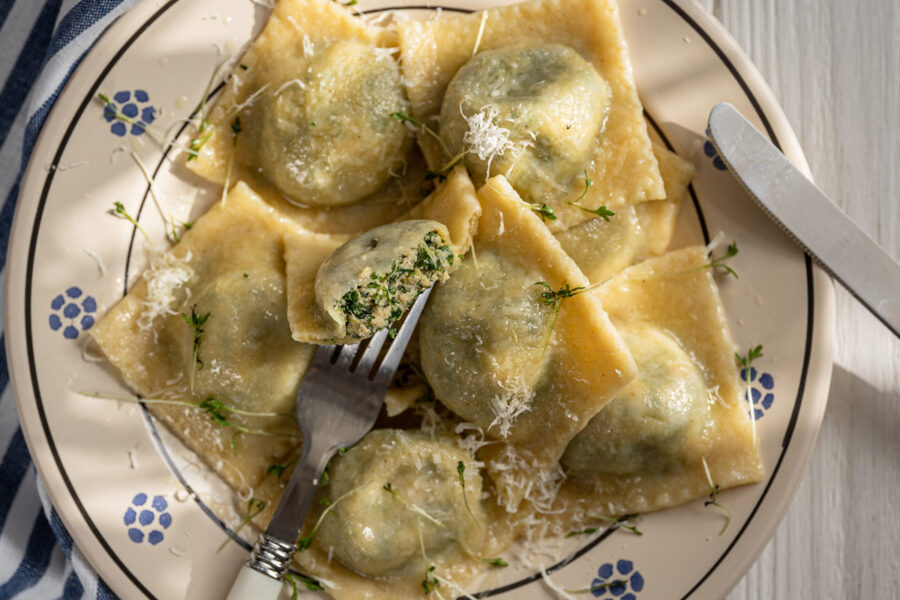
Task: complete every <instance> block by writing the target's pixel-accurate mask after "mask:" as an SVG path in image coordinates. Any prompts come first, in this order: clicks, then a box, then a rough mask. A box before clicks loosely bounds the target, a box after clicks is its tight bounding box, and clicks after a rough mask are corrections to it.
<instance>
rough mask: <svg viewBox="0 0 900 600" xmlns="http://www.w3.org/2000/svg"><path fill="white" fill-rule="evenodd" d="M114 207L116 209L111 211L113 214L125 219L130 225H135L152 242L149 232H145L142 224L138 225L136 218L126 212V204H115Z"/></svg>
mask: <svg viewBox="0 0 900 600" xmlns="http://www.w3.org/2000/svg"><path fill="white" fill-rule="evenodd" d="M113 207H114V208H113V210H111V211H110V213H111V214H113V215H116V216H118V217H121V218H123V219H125V220H126V221H128V222H129V223H131V224H132V225H134V226H135V227H136V228H137V229H138V231H140V232H141V233H143V234H144V237H145V238H147V240H148V241H149V240H150V236H149V235H148V234H147V232H146V231H145V230H144V228H143V227H141V224H140V223H138V222H137V220H136V219H135V218H134V217H132V216H131V215H129V214H128V211H127V210H125V205H124V204H122V203H121V202H114V203H113Z"/></svg>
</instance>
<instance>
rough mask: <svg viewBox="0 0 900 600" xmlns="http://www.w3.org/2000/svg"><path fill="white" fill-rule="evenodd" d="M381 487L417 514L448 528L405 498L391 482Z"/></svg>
mask: <svg viewBox="0 0 900 600" xmlns="http://www.w3.org/2000/svg"><path fill="white" fill-rule="evenodd" d="M381 488H382V489H383V490H384V491H386V492H387V493H389V494H390V495H391V496H393V497H394V498H395V499H396V500H397V501H398V502H400V503H401V504H402V505H403V506H405V507H406V508H408V509H409V510H411V511H412V512H414V513H416V514H417V515H421V516H423V517H425V518H426V519H428V520H429V521H431V522H432V523H434V524H435V525H437V526H438V527H440V528H442V529H446V528H447V526H446V525H444V524H443V523H441V522H440V521H438V520H437V519H435V518H434V517H432V516H431V515H429V514H428V513H427V512H425V511H424V510H423V509H421V508H419V507H418V506H416V505H415V504H413V503H412V502H409V501H408V500H406V499H405V498H403V497H402V496H401V495H400V494H398V493H397V490H395V489H394V487H393V486H392V485H391V484H390V483H386V484H384V485H383V486H381Z"/></svg>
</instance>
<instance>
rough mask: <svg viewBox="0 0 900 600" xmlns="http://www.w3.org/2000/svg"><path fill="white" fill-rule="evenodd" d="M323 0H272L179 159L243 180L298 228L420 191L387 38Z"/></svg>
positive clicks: (359, 221)
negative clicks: (185, 155) (256, 34)
mask: <svg viewBox="0 0 900 600" xmlns="http://www.w3.org/2000/svg"><path fill="white" fill-rule="evenodd" d="M384 39H386V36H385V34H384V32H383V31H382V30H381V29H379V28H376V27H372V26H368V25H366V24H365V23H364V22H363V21H362V20H360V19H358V18H356V17H354V16H353V15H352V14H351V13H350V11H348V10H347V9H346V8H343V7H342V6H341V5H340V4H339V3H335V2H330V1H329V0H281V1H280V2H279V3H278V4H277V6H276V7H275V9H274V10H273V12H272V14H271V16H270V17H269V20H268V22H267V24H266V27H265V28H264V29H263V31H262V33H260V35H259V37H258V38H257V39H256V40H255V41H254V42H253V44H252V45H251V46H250V48H249V49H248V50H247V52H246V53H245V54H244V55H243V56H242V57H241V58H240V61H239V63H238V66H236V67H235V68H234V70H233V72H232V73H231V74H230V76H229V80H228V81H227V82H226V85H225V87H224V89H223V91H222V93H221V96H220V97H219V98H218V99H217V100H216V104H215V106H213V107H212V109H211V110H210V111H209V114H208V116H207V117H206V118H205V119H204V121H203V122H202V125H201V126H200V128H199V131H198V132H197V133H196V137H195V138H194V140H193V141H192V143H191V148H192V150H194V151H196V156H189V158H188V163H187V164H188V167H189V168H191V169H192V170H193V171H194V172H196V173H198V174H199V175H202V176H203V177H205V178H207V179H209V180H211V181H213V182H215V183H219V184H223V185H226V186H227V185H228V184H229V183H230V182H234V181H237V180H243V181H248V182H250V183H251V184H252V185H253V187H254V189H256V190H258V192H259V193H260V195H261V196H263V197H264V198H265V199H266V200H267V201H269V202H271V203H273V204H274V205H276V206H278V208H279V209H281V210H283V211H284V212H285V213H286V214H288V215H289V216H291V217H292V218H294V219H295V220H297V221H298V222H299V223H301V224H302V225H303V226H304V227H306V228H307V229H310V230H313V231H324V232H329V233H330V232H358V231H364V230H366V229H370V228H371V227H373V226H376V225H380V224H382V223H385V222H389V221H391V220H393V219H395V218H396V217H397V216H399V215H400V214H402V213H403V212H405V211H406V210H408V209H409V208H410V206H411V205H412V204H414V203H415V202H416V201H418V200H419V196H418V190H419V187H420V183H421V181H422V180H423V178H424V170H423V169H421V168H419V163H420V162H421V158H420V157H418V156H417V154H418V151H417V150H412V151H410V146H411V136H410V132H409V131H408V129H407V127H406V126H405V125H404V124H403V123H401V122H400V121H398V120H397V119H395V118H392V117H391V115H392V114H393V113H396V112H398V111H404V110H406V108H407V101H406V99H405V97H404V94H403V89H402V86H401V83H400V71H399V66H398V64H397V62H396V60H395V58H394V56H393V55H394V54H395V53H396V49H394V50H393V51H392V50H391V49H389V48H383V47H378V46H379V44H381V42H382V40H384Z"/></svg>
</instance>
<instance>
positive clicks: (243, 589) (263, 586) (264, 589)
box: [227, 565, 282, 600]
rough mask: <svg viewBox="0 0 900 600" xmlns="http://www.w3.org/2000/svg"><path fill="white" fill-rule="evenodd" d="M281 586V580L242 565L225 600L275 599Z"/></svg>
mask: <svg viewBox="0 0 900 600" xmlns="http://www.w3.org/2000/svg"><path fill="white" fill-rule="evenodd" d="M281 587H282V584H281V581H278V580H277V579H272V578H271V577H269V576H268V575H264V574H263V573H260V572H259V571H257V570H256V569H253V568H251V567H250V565H244V566H243V567H241V570H240V572H239V573H238V576H237V579H235V580H234V584H232V586H231V591H230V592H228V598H227V600H275V599H276V598H278V594H280V593H281Z"/></svg>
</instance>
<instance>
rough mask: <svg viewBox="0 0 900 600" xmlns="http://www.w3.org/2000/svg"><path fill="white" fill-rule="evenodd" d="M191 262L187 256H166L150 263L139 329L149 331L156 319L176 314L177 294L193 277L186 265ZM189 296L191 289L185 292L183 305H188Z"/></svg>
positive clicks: (145, 273) (146, 275)
mask: <svg viewBox="0 0 900 600" xmlns="http://www.w3.org/2000/svg"><path fill="white" fill-rule="evenodd" d="M190 260H191V253H190V252H188V253H187V256H185V257H184V258H183V259H179V258H176V257H175V256H174V255H172V254H168V253H167V254H160V255H159V256H157V257H156V258H154V259H153V260H152V261H151V262H150V267H149V268H148V269H147V270H146V271H145V272H144V275H143V277H144V280H145V281H146V282H147V299H146V300H144V301H143V304H144V306H145V308H144V312H142V313H141V316H140V317H139V318H138V321H137V324H138V327H140V328H141V329H143V330H148V329H150V327H151V325H152V324H153V321H154V320H155V319H156V317H158V316H160V315H175V314H178V313H177V312H176V311H175V310H173V308H172V305H173V304H175V303H176V302H177V301H178V298H177V296H176V293H177V292H178V290H180V289H181V288H182V287H183V286H184V284H186V283H187V282H188V281H190V280H191V278H192V277H193V276H194V270H193V269H192V268H191V267H190V265H189V264H188V263H189V262H190ZM190 295H191V294H190V289H188V288H185V290H184V296H185V297H184V301H183V302H187V301H188V299H189V298H190Z"/></svg>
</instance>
